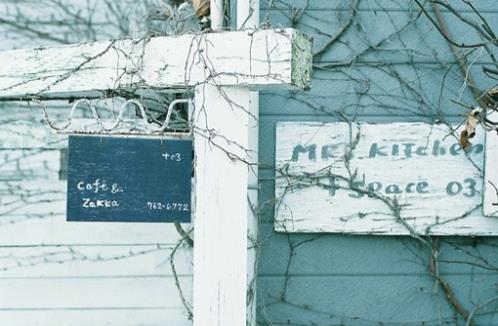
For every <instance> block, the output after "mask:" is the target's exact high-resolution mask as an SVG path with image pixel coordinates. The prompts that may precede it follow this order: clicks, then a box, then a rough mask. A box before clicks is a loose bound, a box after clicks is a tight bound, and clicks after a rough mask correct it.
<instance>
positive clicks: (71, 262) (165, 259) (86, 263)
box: [0, 244, 192, 279]
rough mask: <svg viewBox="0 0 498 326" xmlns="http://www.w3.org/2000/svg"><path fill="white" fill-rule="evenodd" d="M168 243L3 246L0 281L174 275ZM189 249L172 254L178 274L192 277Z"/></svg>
mask: <svg viewBox="0 0 498 326" xmlns="http://www.w3.org/2000/svg"><path fill="white" fill-rule="evenodd" d="M174 248H175V245H173V244H171V245H168V244H156V245H152V244H150V245H120V246H104V245H95V246H78V245H59V246H46V245H39V246H24V247H16V246H10V247H8V246H6V247H0V279H3V278H7V279H10V278H15V279H22V278H26V279H30V278H50V279H52V278H72V279H78V278H98V277H118V276H119V277H143V276H161V277H170V276H172V275H173V272H172V269H171V265H170V257H171V254H172V252H173V250H174ZM191 259H192V248H190V247H186V246H181V247H180V248H179V249H178V250H177V251H176V253H175V255H174V264H175V270H176V273H177V275H180V276H188V275H192V261H191Z"/></svg>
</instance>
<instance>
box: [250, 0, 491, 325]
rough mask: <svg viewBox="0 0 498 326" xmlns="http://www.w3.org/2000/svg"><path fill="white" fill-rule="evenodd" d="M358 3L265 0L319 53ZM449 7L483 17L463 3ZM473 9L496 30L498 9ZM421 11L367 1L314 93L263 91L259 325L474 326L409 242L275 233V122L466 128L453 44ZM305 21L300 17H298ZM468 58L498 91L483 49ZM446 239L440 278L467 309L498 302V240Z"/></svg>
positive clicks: (330, 54)
mask: <svg viewBox="0 0 498 326" xmlns="http://www.w3.org/2000/svg"><path fill="white" fill-rule="evenodd" d="M351 2H352V1H328V0H311V1H305V0H285V1H277V0H274V1H262V6H263V8H262V12H261V20H262V22H265V21H266V22H269V23H270V25H271V26H274V27H278V26H294V27H296V28H299V29H300V30H303V31H305V32H306V33H308V34H311V35H313V36H314V39H315V45H314V47H315V51H317V50H318V49H321V48H322V47H323V45H324V44H325V43H326V42H327V40H328V39H329V38H330V37H331V36H333V35H335V34H336V33H337V32H338V30H339V29H340V27H341V26H342V25H343V24H344V23H345V22H346V21H347V20H348V19H349V17H350V15H351V9H350V3H351ZM422 2H423V1H422ZM451 3H452V4H453V5H454V6H455V7H456V8H458V9H459V12H461V13H462V15H464V16H465V17H469V18H471V19H476V17H475V15H474V14H473V13H472V10H471V9H470V8H469V7H468V6H466V5H465V4H464V3H462V2H460V1H451ZM473 3H474V5H475V6H476V7H477V9H479V10H480V12H481V13H482V14H483V15H484V17H485V18H486V19H487V20H488V22H489V23H490V24H491V25H492V28H493V29H494V30H495V31H498V6H497V2H496V1H493V0H488V1H474V2H473ZM304 8H306V11H304V13H303V12H301V11H299V10H301V9H304ZM427 8H429V7H428V6H427ZM419 13H420V10H419V8H418V6H417V4H416V3H415V2H414V1H413V0H410V1H408V0H407V1H391V0H377V1H375V0H363V1H360V3H359V7H358V11H357V12H356V14H355V18H354V21H353V24H352V25H351V26H350V27H349V28H348V30H347V32H346V33H344V34H343V35H342V36H341V37H340V38H339V40H338V41H336V42H335V43H334V44H333V45H332V46H331V47H330V49H329V50H327V51H325V52H324V53H323V54H322V55H321V56H320V57H318V58H316V60H315V64H316V65H331V68H329V69H317V68H315V73H314V78H313V81H312V89H311V90H310V91H309V92H308V93H292V92H286V93H285V92H284V93H283V92H278V93H262V94H261V100H260V101H261V108H260V112H261V116H260V140H261V141H260V162H261V167H260V189H261V190H260V212H261V216H260V220H261V224H260V240H261V243H262V253H261V259H260V262H259V271H258V272H259V276H258V306H259V309H258V324H259V325H296V326H297V325H299V326H312V325H320V326H325V325H327V326H328V325H362V326H363V325H464V324H465V322H464V321H463V319H462V318H461V317H459V316H458V314H457V313H456V312H455V311H454V309H453V308H452V307H451V306H450V305H449V304H448V300H447V299H446V298H445V293H444V291H443V290H442V288H441V287H439V286H437V284H436V282H435V279H434V278H433V277H432V276H431V275H430V274H429V272H428V262H429V258H430V250H429V249H428V248H427V247H423V246H421V245H420V244H419V243H418V242H417V241H415V240H413V239H411V238H409V237H386V236H349V235H333V234H290V235H288V234H282V233H275V232H274V231H273V224H272V223H273V214H274V180H273V178H274V170H273V168H274V161H275V124H276V123H277V122H279V121H339V120H341V119H342V118H343V116H344V115H345V116H347V117H348V118H354V119H356V120H358V121H369V122H394V121H426V122H438V121H458V122H460V121H462V120H463V118H462V116H463V115H464V114H465V110H463V109H462V108H460V107H458V106H457V105H455V104H454V103H452V101H451V100H458V101H461V102H463V103H467V104H475V100H474V98H473V96H472V94H471V92H470V91H469V89H468V88H465V87H464V88H462V85H463V83H464V78H463V75H462V72H461V70H460V68H459V66H458V65H457V62H456V60H455V58H454V56H453V54H452V53H451V51H450V49H449V47H448V45H447V43H446V42H445V40H444V39H443V38H442V37H441V35H440V34H439V33H438V32H437V31H436V30H435V28H434V27H433V26H432V25H431V23H430V22H429V21H428V20H427V18H426V17H424V16H423V15H419ZM442 13H443V16H444V17H445V19H446V20H447V24H448V28H449V29H450V31H451V33H453V35H454V37H455V39H457V40H459V41H461V42H469V41H478V40H479V38H478V37H477V35H476V34H475V32H474V31H473V30H472V29H471V28H469V27H468V26H466V25H464V24H463V23H461V22H459V21H457V20H456V19H454V16H453V15H452V14H451V13H450V12H448V11H447V10H445V9H442ZM296 16H297V17H301V19H300V20H299V21H293V20H292V17H296ZM400 28H402V31H401V32H400V33H395V31H396V30H399V29H400ZM357 53H361V55H360V56H355V54H357ZM467 58H468V61H469V62H471V63H472V65H471V67H470V70H469V71H470V72H471V73H472V75H473V77H474V79H475V83H476V84H477V85H478V86H479V87H480V88H481V89H486V88H489V87H492V86H494V84H495V83H494V81H492V80H491V79H489V78H487V77H486V76H485V75H484V74H483V73H482V68H483V67H484V66H489V64H490V62H491V60H490V57H489V56H488V55H487V54H486V53H485V52H484V51H480V50H474V51H472V52H470V53H468V57H467ZM351 60H352V61H351ZM350 61H351V64H349V62H350ZM400 80H401V81H400ZM448 168H451V167H448ZM439 241H440V242H441V246H440V255H439V257H438V258H439V260H440V263H439V270H440V274H441V275H442V276H443V277H444V278H445V279H446V281H447V282H448V284H449V285H450V286H451V287H452V288H453V290H454V292H455V297H456V298H457V299H458V300H459V301H460V302H461V303H462V305H463V306H464V308H465V309H467V310H468V311H471V310H472V309H473V308H474V307H475V306H476V305H479V304H480V303H482V302H484V301H486V300H488V299H490V298H493V297H494V296H496V284H497V282H498V273H497V269H496V267H497V266H498V251H497V249H498V240H495V239H494V238H452V237H445V238H441V239H440V240H439ZM291 248H294V249H293V250H291ZM496 308H497V307H496V306H495V305H493V304H491V305H488V306H486V307H485V308H484V309H482V310H480V313H479V314H478V316H477V317H476V319H475V320H476V325H490V326H491V325H498V313H496Z"/></svg>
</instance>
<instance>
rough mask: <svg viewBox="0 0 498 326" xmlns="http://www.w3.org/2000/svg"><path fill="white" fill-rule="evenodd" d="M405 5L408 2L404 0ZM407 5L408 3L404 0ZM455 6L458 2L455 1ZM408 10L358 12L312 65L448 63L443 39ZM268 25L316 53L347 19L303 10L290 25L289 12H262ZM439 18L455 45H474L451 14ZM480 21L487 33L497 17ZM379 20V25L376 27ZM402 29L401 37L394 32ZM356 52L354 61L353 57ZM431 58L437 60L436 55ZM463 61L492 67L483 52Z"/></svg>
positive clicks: (473, 38) (468, 30)
mask: <svg viewBox="0 0 498 326" xmlns="http://www.w3.org/2000/svg"><path fill="white" fill-rule="evenodd" d="M407 2H408V1H407ZM410 2H412V1H410ZM457 2H460V1H457ZM418 13H419V10H414V11H384V10H367V11H359V12H357V14H356V15H355V18H354V22H353V24H352V25H351V26H350V27H349V28H348V29H347V30H346V31H345V32H344V34H342V35H341V38H340V41H336V42H334V44H333V45H332V46H330V47H329V49H328V50H326V51H325V52H324V53H322V54H321V55H320V56H319V57H315V58H314V60H315V62H331V61H332V62H348V61H350V60H351V59H354V61H355V62H357V61H360V62H370V63H390V62H399V61H402V62H410V61H411V62H414V63H417V62H453V61H454V60H455V58H454V56H453V54H452V53H451V50H450V48H449V47H448V44H447V42H446V40H445V39H444V37H443V36H442V35H441V34H440V33H439V32H438V31H437V29H436V28H435V27H434V26H433V25H432V24H431V22H430V21H429V20H428V19H427V17H425V16H424V15H422V16H419V15H418ZM264 14H266V15H267V18H268V20H269V21H270V22H271V25H272V26H278V27H286V26H294V27H295V28H298V29H299V30H301V31H303V32H304V33H306V34H308V35H311V36H313V50H314V51H313V52H314V53H316V52H317V51H318V50H320V49H322V48H323V47H324V46H325V44H326V43H327V42H328V41H329V40H330V39H331V37H333V36H334V35H335V34H336V33H338V31H340V30H341V28H342V27H343V26H344V24H345V23H346V22H347V21H348V19H349V18H350V16H351V15H350V13H349V12H344V11H339V12H338V11H334V10H327V9H324V10H317V11H309V12H308V11H305V12H304V13H303V15H302V16H300V20H299V21H298V22H297V24H296V23H293V21H292V19H293V18H292V17H294V14H293V11H292V10H270V11H266V12H264ZM462 15H463V16H465V17H467V18H470V19H472V20H474V21H476V20H477V21H479V18H478V17H477V16H476V15H475V14H474V13H462ZM442 16H443V17H444V18H445V21H446V23H447V25H448V29H449V30H450V31H451V33H452V35H453V37H454V38H455V40H456V42H457V43H464V42H466V43H480V42H481V38H480V36H479V35H478V34H477V32H476V31H475V30H474V29H473V28H470V27H469V26H468V25H467V24H465V23H462V22H461V21H460V20H459V19H457V18H456V17H455V16H454V15H453V14H452V13H449V12H443V13H442ZM485 18H486V19H487V21H488V23H489V24H490V26H491V28H492V29H493V30H496V29H497V28H498V13H497V12H489V13H486V14H485ZM380 22H382V23H380ZM400 29H402V32H401V33H398V34H396V32H397V31H399V30H400ZM358 53H361V54H362V55H361V56H360V57H358V58H356V57H354V55H355V54H358ZM436 55H437V56H436ZM467 59H468V60H469V61H472V60H476V62H485V63H492V60H491V58H490V57H489V56H488V55H487V54H485V53H484V52H483V53H475V54H474V55H470V57H468V58H467Z"/></svg>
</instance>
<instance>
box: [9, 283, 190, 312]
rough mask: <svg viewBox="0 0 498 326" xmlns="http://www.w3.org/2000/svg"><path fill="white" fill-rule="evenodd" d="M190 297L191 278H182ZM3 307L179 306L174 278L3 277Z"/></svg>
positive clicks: (133, 307) (95, 307)
mask: <svg viewBox="0 0 498 326" xmlns="http://www.w3.org/2000/svg"><path fill="white" fill-rule="evenodd" d="M180 282H181V284H182V287H183V289H184V293H185V295H186V297H187V298H188V299H189V300H191V299H190V298H191V296H192V293H191V291H192V278H191V277H190V276H189V277H181V278H180ZM0 293H1V294H0V311H1V310H2V309H4V310H6V309H9V310H15V309H19V310H22V309H62V308H66V309H78V308H86V309H92V308H93V309H98V308H101V309H102V308H104V309H105V308H132V309H136V308H180V307H182V301H181V298H180V296H179V294H178V289H177V288H176V285H175V282H174V280H173V279H172V278H170V277H166V278H159V277H147V278H135V277H128V278H113V277H108V278H95V279H85V278H80V279H65V278H59V279H57V278H56V279H0Z"/></svg>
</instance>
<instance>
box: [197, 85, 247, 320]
mask: <svg viewBox="0 0 498 326" xmlns="http://www.w3.org/2000/svg"><path fill="white" fill-rule="evenodd" d="M249 93H250V92H249V90H246V89H243V88H228V87H226V88H218V87H215V86H211V85H204V86H198V87H197V88H196V95H195V101H196V103H195V104H196V105H195V110H196V111H195V115H194V117H195V118H194V119H195V120H194V121H195V125H196V127H197V129H196V130H197V132H196V134H195V135H194V148H195V171H196V172H195V173H196V178H195V213H194V214H195V215H194V216H195V219H194V227H195V230H196V231H195V233H194V243H195V247H194V302H195V304H194V325H195V326H216V325H234V326H242V325H245V324H246V308H247V307H246V296H247V293H246V289H247V226H248V216H247V212H248V203H247V200H248V198H247V196H248V191H247V185H248V175H249V171H248V168H247V165H246V163H245V162H244V160H245V159H246V157H247V154H246V151H247V148H248V138H249V128H248V124H249V115H248V114H247V112H248V111H249V101H250V94H249ZM227 98H228V99H230V100H229V101H228V100H227ZM206 112H208V113H207V114H206ZM213 130H214V131H215V133H214V134H210V132H209V131H213ZM228 154H229V155H228Z"/></svg>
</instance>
